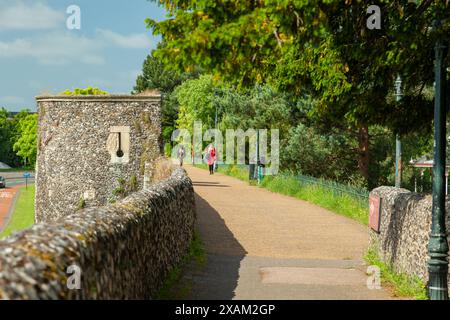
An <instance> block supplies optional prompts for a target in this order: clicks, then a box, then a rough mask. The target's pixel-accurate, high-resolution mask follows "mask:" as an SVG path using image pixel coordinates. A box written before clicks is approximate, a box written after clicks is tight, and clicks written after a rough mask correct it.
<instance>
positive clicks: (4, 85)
mask: <svg viewBox="0 0 450 320" xmlns="http://www.w3.org/2000/svg"><path fill="white" fill-rule="evenodd" d="M70 5H77V6H79V7H80V9H81V29H80V30H69V29H67V27H66V20H67V18H68V17H69V16H70V15H69V14H67V13H66V10H67V8H68V7H69V6H70ZM164 17H165V13H164V9H163V8H161V7H159V6H158V5H157V4H155V3H154V2H150V1H147V0H132V1H129V0H128V1H127V0H37V1H36V0H34V1H33V0H0V107H5V108H6V109H8V110H11V111H18V110H21V109H23V108H29V109H31V110H35V109H36V103H35V100H34V97H35V96H36V95H39V94H45V93H58V92H61V91H64V90H65V89H72V88H79V87H83V88H84V87H87V86H93V87H99V88H101V89H103V90H106V91H108V92H110V93H130V91H131V90H132V88H133V86H134V83H135V79H136V76H137V74H138V73H139V72H140V71H141V67H142V63H143V61H144V59H145V57H146V56H147V55H148V54H149V53H150V51H151V50H152V49H154V48H155V47H156V44H157V43H158V41H159V39H158V38H156V37H154V36H153V35H152V33H151V30H149V29H146V25H145V22H144V20H145V19H146V18H152V19H156V20H161V19H163V18H164Z"/></svg>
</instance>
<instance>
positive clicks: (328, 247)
mask: <svg viewBox="0 0 450 320" xmlns="http://www.w3.org/2000/svg"><path fill="white" fill-rule="evenodd" d="M186 170H187V171H188V174H189V176H190V178H191V179H192V181H193V183H194V188H195V192H196V203H197V215H198V225H197V227H198V230H199V232H200V235H201V237H202V240H203V242H204V245H205V249H206V254H207V262H206V265H205V266H204V267H202V268H198V267H194V266H193V264H191V265H190V266H188V267H187V268H186V270H185V273H184V276H183V279H182V281H181V282H185V283H188V284H189V288H190V291H189V292H190V294H189V296H188V298H190V299H214V300H215V299H275V300H276V299H313V300H316V299H320V300H324V299H390V298H391V296H390V294H389V293H388V292H387V291H386V290H384V289H380V290H369V289H368V288H367V285H366V282H367V275H366V273H365V270H366V269H367V267H366V266H365V265H364V262H363V259H362V257H363V254H364V252H365V250H366V248H367V246H368V231H367V228H366V227H365V226H363V225H361V224H359V223H358V222H355V221H353V220H350V219H348V218H345V217H342V216H339V215H336V214H334V213H331V212H330V211H327V210H325V209H322V208H320V207H317V206H315V205H312V204H309V203H307V202H304V201H301V200H297V199H294V198H291V197H287V196H284V195H280V194H276V193H272V192H270V191H268V190H265V189H262V188H258V187H254V186H249V185H248V184H247V183H245V182H242V181H239V180H237V179H234V178H232V177H228V176H225V175H222V174H214V175H212V176H210V175H209V172H208V171H207V170H202V169H198V168H194V167H191V166H188V167H186Z"/></svg>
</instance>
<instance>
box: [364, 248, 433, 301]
mask: <svg viewBox="0 0 450 320" xmlns="http://www.w3.org/2000/svg"><path fill="white" fill-rule="evenodd" d="M364 260H365V261H366V262H367V264H368V265H372V266H377V267H378V268H380V274H381V283H382V285H384V286H387V287H389V288H391V289H392V291H393V294H394V295H395V296H397V297H405V298H414V299H416V300H428V295H427V290H426V285H425V283H424V282H423V281H422V280H421V279H420V278H418V277H412V276H409V275H407V274H404V273H397V272H395V271H394V270H393V268H392V267H391V266H389V265H387V264H386V263H384V262H383V261H381V259H380V258H379V256H378V254H377V252H376V250H375V249H374V248H371V249H369V250H368V251H367V253H366V255H365V257H364Z"/></svg>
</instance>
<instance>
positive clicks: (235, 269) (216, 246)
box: [181, 194, 247, 300]
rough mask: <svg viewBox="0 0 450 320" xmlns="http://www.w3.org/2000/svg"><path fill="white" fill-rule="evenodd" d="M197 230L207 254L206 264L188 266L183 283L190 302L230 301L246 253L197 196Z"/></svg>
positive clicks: (221, 221)
mask: <svg viewBox="0 0 450 320" xmlns="http://www.w3.org/2000/svg"><path fill="white" fill-rule="evenodd" d="M195 200H196V206H197V226H196V228H197V230H198V232H199V234H200V237H201V240H202V242H203V245H204V248H205V251H206V263H205V264H204V265H203V266H199V265H198V263H196V262H191V263H189V264H188V265H187V266H186V267H185V268H184V270H183V277H182V280H181V282H183V283H184V286H185V287H186V286H189V290H187V291H188V294H187V295H186V296H185V297H184V298H185V299H189V300H231V299H232V298H233V297H234V296H235V289H236V287H237V284H238V280H239V269H240V265H241V261H242V259H244V257H245V256H246V254H247V252H246V251H245V250H244V248H243V247H242V246H241V244H240V243H239V242H238V241H237V239H236V238H235V237H234V235H233V234H232V233H231V231H230V230H229V229H228V228H227V226H226V225H225V221H224V220H223V219H222V217H221V216H220V214H219V213H218V212H217V211H216V210H215V209H214V208H213V207H212V206H211V205H210V204H209V203H208V202H207V201H206V200H205V199H203V198H202V197H200V196H199V195H198V194H195Z"/></svg>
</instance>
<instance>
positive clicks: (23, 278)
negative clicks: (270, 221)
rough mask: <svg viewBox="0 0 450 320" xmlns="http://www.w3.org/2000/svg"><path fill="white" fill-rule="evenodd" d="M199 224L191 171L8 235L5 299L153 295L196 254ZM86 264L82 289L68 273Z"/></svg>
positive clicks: (1, 254)
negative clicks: (189, 254)
mask: <svg viewBox="0 0 450 320" xmlns="http://www.w3.org/2000/svg"><path fill="white" fill-rule="evenodd" d="M194 222H195V199H194V190H193V186H192V182H191V180H190V179H189V177H188V176H187V175H186V172H185V171H184V170H183V169H177V170H176V171H174V173H173V174H172V176H171V177H170V178H169V179H168V180H165V181H163V182H160V183H158V184H156V185H154V186H152V187H151V188H149V189H146V190H142V191H139V192H137V193H134V194H132V195H131V196H129V197H127V198H125V199H124V200H123V201H121V202H119V203H117V204H114V205H108V206H105V207H99V208H89V209H85V210H83V211H81V212H77V213H74V214H72V215H69V216H67V217H64V218H61V219H59V220H58V221H56V222H50V223H44V224H37V225H34V226H33V227H31V228H30V229H28V230H25V231H23V232H20V233H16V234H14V235H13V236H11V237H9V238H7V239H5V240H3V241H0V298H1V299H151V298H152V297H154V295H155V293H156V292H157V291H158V290H159V289H160V288H161V285H162V283H163V280H164V279H165V278H166V276H167V274H168V272H169V271H170V270H171V269H172V268H173V267H174V266H176V265H177V264H178V263H179V262H180V261H181V259H182V258H183V257H184V255H185V254H186V253H187V252H188V249H189V245H190V242H191V240H192V237H193V231H194ZM71 265H77V266H79V267H80V268H81V271H82V273H81V289H80V290H69V289H68V288H67V280H68V276H70V274H68V273H66V271H67V268H68V267H69V266H71Z"/></svg>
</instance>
